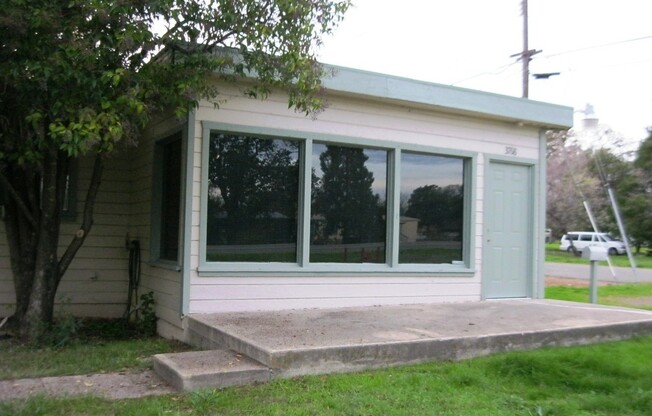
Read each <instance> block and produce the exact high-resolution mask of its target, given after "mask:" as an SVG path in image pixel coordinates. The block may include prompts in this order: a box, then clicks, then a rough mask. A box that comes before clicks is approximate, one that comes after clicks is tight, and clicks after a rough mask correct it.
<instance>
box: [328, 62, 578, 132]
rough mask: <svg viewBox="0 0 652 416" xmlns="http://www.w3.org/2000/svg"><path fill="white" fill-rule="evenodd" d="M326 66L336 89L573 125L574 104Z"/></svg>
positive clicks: (545, 124) (453, 109)
mask: <svg viewBox="0 0 652 416" xmlns="http://www.w3.org/2000/svg"><path fill="white" fill-rule="evenodd" d="M324 67H325V69H326V72H327V73H330V74H332V76H327V77H324V78H323V81H322V84H323V86H324V88H326V90H329V91H332V92H339V93H343V94H351V95H356V96H360V97H371V98H376V99H379V100H390V101H399V102H407V103H410V105H411V106H414V105H415V104H420V105H424V106H427V107H431V108H435V109H437V110H439V111H443V112H447V113H453V114H465V115H474V116H476V117H477V116H480V117H483V118H492V119H498V120H505V121H511V122H514V123H518V124H523V125H532V126H539V127H544V128H550V129H553V128H554V129H567V128H570V127H572V126H573V109H572V108H571V107H566V106H561V105H555V104H549V103H543V102H539V101H533V100H530V99H526V98H517V97H511V96H506V95H500V94H494V93H489V92H483V91H477V90H471V89H465V88H459V87H453V86H450V85H442V84H436V83H431V82H425V81H417V80H413V79H409V78H402V77H397V76H391V75H385V74H380V73H375V72H369V71H363V70H358V69H352V68H345V67H338V66H334V65H324Z"/></svg>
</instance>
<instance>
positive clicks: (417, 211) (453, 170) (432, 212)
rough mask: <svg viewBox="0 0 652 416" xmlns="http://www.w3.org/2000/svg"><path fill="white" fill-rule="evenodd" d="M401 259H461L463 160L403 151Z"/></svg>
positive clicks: (454, 260) (404, 261)
mask: <svg viewBox="0 0 652 416" xmlns="http://www.w3.org/2000/svg"><path fill="white" fill-rule="evenodd" d="M400 189H401V208H400V209H401V217H400V218H401V219H400V223H401V224H400V238H399V262H400V263H453V262H456V261H462V260H463V259H462V248H463V247H462V239H463V235H464V226H463V223H464V160H463V159H461V158H455V157H446V156H436V155H427V154H418V153H407V152H403V153H402V154H401V188H400Z"/></svg>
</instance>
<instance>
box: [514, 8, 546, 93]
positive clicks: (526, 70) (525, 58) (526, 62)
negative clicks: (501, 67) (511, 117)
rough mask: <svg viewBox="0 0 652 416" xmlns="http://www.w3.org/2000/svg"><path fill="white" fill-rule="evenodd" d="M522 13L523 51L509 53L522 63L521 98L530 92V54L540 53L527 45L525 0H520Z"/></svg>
mask: <svg viewBox="0 0 652 416" xmlns="http://www.w3.org/2000/svg"><path fill="white" fill-rule="evenodd" d="M521 4H522V14H523V51H522V52H519V53H517V54H514V55H511V58H515V57H518V59H520V60H521V62H522V64H523V70H522V71H523V98H527V97H528V95H529V93H530V91H529V90H530V60H532V56H534V55H536V54H538V53H541V51H537V50H534V49H530V48H529V46H528V12H527V0H522V3H521Z"/></svg>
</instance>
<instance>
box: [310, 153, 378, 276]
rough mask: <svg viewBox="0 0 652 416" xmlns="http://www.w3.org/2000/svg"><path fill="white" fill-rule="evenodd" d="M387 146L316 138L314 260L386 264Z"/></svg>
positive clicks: (312, 223)
mask: <svg viewBox="0 0 652 416" xmlns="http://www.w3.org/2000/svg"><path fill="white" fill-rule="evenodd" d="M386 188H387V151H385V150H372V149H363V148H354V147H343V146H333V145H324V144H318V143H315V144H314V145H313V154H312V201H311V204H312V212H311V221H310V261H311V262H334V263H384V262H385V240H386V237H385V235H386V232H385V230H386V225H385V218H386V215H387V204H386V200H387V198H386V194H387V190H386Z"/></svg>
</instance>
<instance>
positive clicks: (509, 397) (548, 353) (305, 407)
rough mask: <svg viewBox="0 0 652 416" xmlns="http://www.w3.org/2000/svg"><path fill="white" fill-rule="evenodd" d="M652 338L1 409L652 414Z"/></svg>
mask: <svg viewBox="0 0 652 416" xmlns="http://www.w3.org/2000/svg"><path fill="white" fill-rule="evenodd" d="M650 409H652V337H647V338H640V339H635V340H630V341H622V342H614V343H606V344H600V345H594V346H587V347H574V348H551V349H542V350H538V351H530V352H515V353H506V354H499V355H495V356H491V357H486V358H479V359H473V360H467V361H463V362H455V363H451V362H433V363H429V364H423V365H415V366H406V367H398V368H391V369H386V370H380V371H367V372H362V373H356V374H336V375H324V376H310V377H302V378H297V379H292V380H276V381H273V382H271V383H268V384H262V385H252V386H245V387H238V388H229V389H226V390H203V391H198V392H194V393H188V394H175V395H169V396H161V397H151V398H143V399H135V400H120V401H106V400H102V399H97V398H88V397H86V398H72V399H71V398H61V399H53V398H46V397H43V396H41V397H35V398H32V399H29V400H20V401H15V402H12V403H5V404H0V415H14V416H22V415H30V416H38V415H62V416H63V415H65V416H73V415H107V414H111V415H125V416H127V415H138V416H142V415H468V416H474V415H483V416H493V415H510V416H511V415H555V416H566V415H567V416H581V415H603V416H604V415H618V416H633V415H650Z"/></svg>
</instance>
